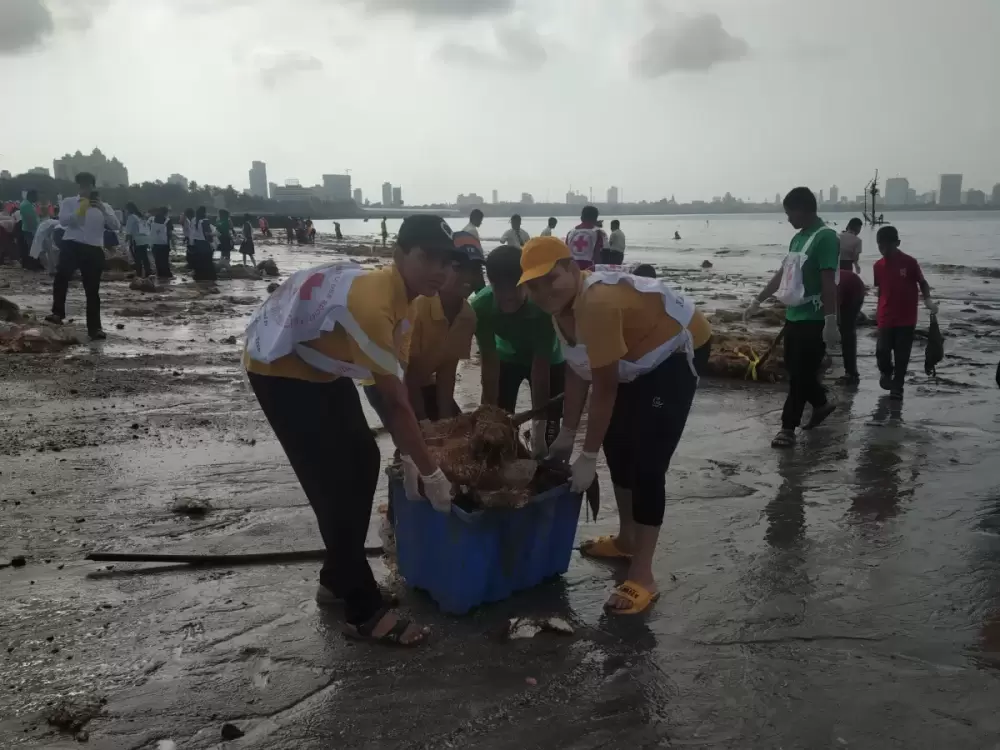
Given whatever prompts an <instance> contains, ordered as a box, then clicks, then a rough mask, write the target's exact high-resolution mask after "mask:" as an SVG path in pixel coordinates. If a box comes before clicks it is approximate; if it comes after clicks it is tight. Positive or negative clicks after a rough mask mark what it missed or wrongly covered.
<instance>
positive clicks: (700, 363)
mask: <svg viewBox="0 0 1000 750" xmlns="http://www.w3.org/2000/svg"><path fill="white" fill-rule="evenodd" d="M710 349H711V344H705V345H704V346H701V347H699V348H698V349H696V350H695V368H696V369H702V368H703V367H704V365H705V363H706V362H707V361H708V355H709V352H710ZM697 389H698V378H697V377H696V376H695V374H694V373H693V372H691V365H690V364H689V362H688V358H687V354H685V353H683V352H680V353H677V354H674V355H672V356H671V357H670V358H668V359H667V360H666V361H665V362H664V363H663V364H661V365H660V366H659V367H657V368H656V369H655V370H653V371H652V372H648V373H646V374H645V375H642V376H640V377H638V378H636V379H635V380H633V381H632V382H630V383H621V384H619V386H618V393H617V395H616V396H615V409H614V411H613V412H612V414H611V423H610V424H609V425H608V431H607V433H606V434H605V436H604V445H603V446H602V447H603V448H604V457H605V459H607V462H608V472H609V473H610V474H611V482H612V484H614V485H615V486H616V487H621V488H622V489H626V490H631V491H632V518H633V519H634V520H635V522H636V523H640V524H642V525H643V526H661V525H662V524H663V512H664V509H665V507H666V503H667V470H668V469H669V468H670V459H671V458H673V455H674V451H675V450H677V445H678V444H679V443H680V441H681V435H683V434H684V426H685V425H686V424H687V418H688V414H689V413H690V412H691V404H692V403H693V402H694V394H695V391H696V390H697Z"/></svg>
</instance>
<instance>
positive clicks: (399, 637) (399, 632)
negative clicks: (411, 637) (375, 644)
mask: <svg viewBox="0 0 1000 750" xmlns="http://www.w3.org/2000/svg"><path fill="white" fill-rule="evenodd" d="M412 624H413V623H411V622H410V621H409V620H407V619H406V618H405V617H400V618H399V619H398V620H396V624H395V625H393V626H392V628H391V629H390V630H389V632H388V633H386V634H385V635H383V636H382V637H381V638H379V640H380V641H385V642H386V643H396V644H401V643H402V642H403V634H404V633H405V632H406V629H407V628H408V627H410V625H412Z"/></svg>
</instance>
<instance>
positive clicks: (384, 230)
mask: <svg viewBox="0 0 1000 750" xmlns="http://www.w3.org/2000/svg"><path fill="white" fill-rule="evenodd" d="M388 241H389V227H388V225H387V224H386V217H385V216H383V217H382V247H385V244H386V242H388Z"/></svg>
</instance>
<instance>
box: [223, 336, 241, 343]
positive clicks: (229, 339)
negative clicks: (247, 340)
mask: <svg viewBox="0 0 1000 750" xmlns="http://www.w3.org/2000/svg"><path fill="white" fill-rule="evenodd" d="M237 341H238V339H237V338H236V337H235V336H227V337H226V338H224V339H222V341H220V342H219V343H221V344H235V343H237Z"/></svg>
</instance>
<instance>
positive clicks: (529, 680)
mask: <svg viewBox="0 0 1000 750" xmlns="http://www.w3.org/2000/svg"><path fill="white" fill-rule="evenodd" d="M524 681H525V683H527V684H528V685H530V686H531V687H535V686H536V685H537V684H538V680H536V679H535V678H534V677H525V678H524Z"/></svg>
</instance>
